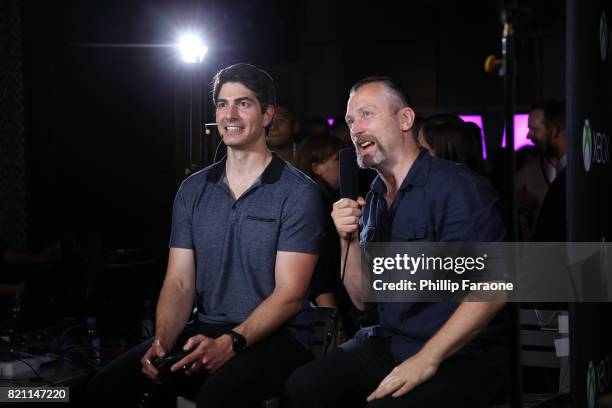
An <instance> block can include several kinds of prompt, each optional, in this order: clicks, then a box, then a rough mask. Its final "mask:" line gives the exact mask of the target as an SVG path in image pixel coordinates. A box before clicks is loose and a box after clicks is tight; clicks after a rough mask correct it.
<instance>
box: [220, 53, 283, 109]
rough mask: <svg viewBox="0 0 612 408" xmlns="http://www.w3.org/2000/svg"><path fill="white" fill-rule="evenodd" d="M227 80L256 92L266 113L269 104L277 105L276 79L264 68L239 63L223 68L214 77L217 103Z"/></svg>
mask: <svg viewBox="0 0 612 408" xmlns="http://www.w3.org/2000/svg"><path fill="white" fill-rule="evenodd" d="M226 82H237V83H239V84H242V85H244V86H245V87H247V88H249V89H250V90H251V91H253V92H254V93H255V97H256V98H257V101H258V102H259V105H260V107H261V112H262V113H264V112H265V111H266V109H267V108H268V105H272V106H275V105H276V90H275V88H274V80H273V79H272V77H271V76H270V74H268V73H267V72H266V71H264V70H263V69H260V68H257V67H256V66H255V65H251V64H245V63H239V64H234V65H230V66H229V67H225V68H223V69H222V70H221V71H219V72H217V73H216V74H215V77H214V78H213V90H212V92H213V102H214V104H215V106H216V105H217V98H218V97H219V91H221V87H222V86H223V84H225V83H226Z"/></svg>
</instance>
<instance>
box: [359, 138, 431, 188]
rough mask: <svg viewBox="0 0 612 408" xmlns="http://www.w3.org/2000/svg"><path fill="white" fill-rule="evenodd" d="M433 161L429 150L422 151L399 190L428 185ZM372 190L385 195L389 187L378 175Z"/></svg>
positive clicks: (371, 186)
mask: <svg viewBox="0 0 612 408" xmlns="http://www.w3.org/2000/svg"><path fill="white" fill-rule="evenodd" d="M431 159H432V158H431V156H430V155H429V153H428V152H427V150H425V149H421V151H420V152H419V155H418V156H417V158H416V160H415V161H414V163H412V166H411V167H410V170H408V174H407V175H406V178H404V180H403V181H402V184H401V185H400V188H399V189H400V191H403V190H406V189H407V188H408V187H409V186H424V185H425V183H427V179H428V177H429V168H430V165H431ZM370 189H371V190H372V191H374V192H375V193H381V194H383V193H385V192H386V191H387V186H385V183H384V182H383V180H382V178H381V177H380V175H378V176H376V178H375V179H374V181H373V182H372V184H371V185H370Z"/></svg>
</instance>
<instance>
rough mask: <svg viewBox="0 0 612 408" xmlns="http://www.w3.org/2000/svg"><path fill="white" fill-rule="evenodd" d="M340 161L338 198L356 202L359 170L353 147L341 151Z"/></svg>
mask: <svg viewBox="0 0 612 408" xmlns="http://www.w3.org/2000/svg"><path fill="white" fill-rule="evenodd" d="M338 156H339V161H340V197H341V198H350V199H351V200H356V199H357V195H358V194H359V170H358V167H357V154H356V153H355V149H354V148H353V147H348V148H346V149H341V150H340V152H339V154H338Z"/></svg>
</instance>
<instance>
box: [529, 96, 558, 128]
mask: <svg viewBox="0 0 612 408" xmlns="http://www.w3.org/2000/svg"><path fill="white" fill-rule="evenodd" d="M535 110H541V111H542V112H544V119H543V121H542V122H543V123H544V125H545V126H546V127H547V128H548V127H550V125H557V126H559V127H560V128H561V129H565V104H564V103H563V102H557V101H553V100H543V101H539V102H536V103H534V104H533V105H532V106H531V108H530V109H529V112H533V111H535Z"/></svg>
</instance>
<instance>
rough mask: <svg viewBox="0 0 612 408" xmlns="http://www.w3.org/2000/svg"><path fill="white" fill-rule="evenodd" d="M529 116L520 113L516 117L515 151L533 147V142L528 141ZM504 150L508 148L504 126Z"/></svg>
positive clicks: (502, 145)
mask: <svg viewBox="0 0 612 408" xmlns="http://www.w3.org/2000/svg"><path fill="white" fill-rule="evenodd" d="M528 118H529V114H527V113H518V114H516V115H514V151H515V152H516V151H517V150H519V149H521V148H522V147H524V146H533V143H531V140H529V139H527V133H529V125H528ZM501 147H502V148H506V127H505V126H504V135H503V136H502V144H501Z"/></svg>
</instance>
